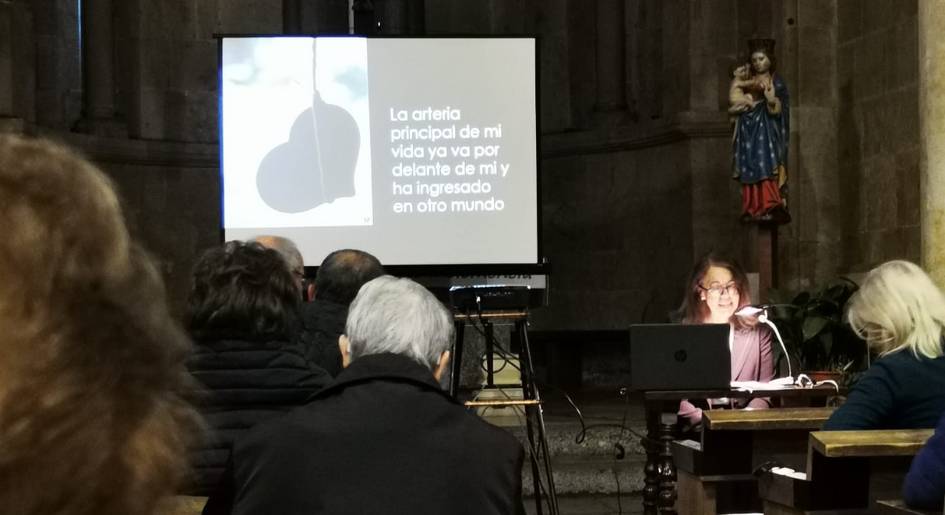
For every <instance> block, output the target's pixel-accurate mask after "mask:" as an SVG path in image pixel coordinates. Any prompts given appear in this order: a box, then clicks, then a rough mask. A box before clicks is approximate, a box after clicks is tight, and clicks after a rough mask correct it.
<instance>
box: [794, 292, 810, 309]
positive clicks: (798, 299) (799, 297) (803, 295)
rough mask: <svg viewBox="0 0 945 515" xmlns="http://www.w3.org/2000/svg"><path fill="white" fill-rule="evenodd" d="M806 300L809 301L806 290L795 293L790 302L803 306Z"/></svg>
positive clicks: (808, 294)
mask: <svg viewBox="0 0 945 515" xmlns="http://www.w3.org/2000/svg"><path fill="white" fill-rule="evenodd" d="M808 302H810V293H809V292H806V291H802V292H801V293H798V294H797V297H794V300H793V301H791V304H796V305H797V306H803V305H804V304H807V303H808Z"/></svg>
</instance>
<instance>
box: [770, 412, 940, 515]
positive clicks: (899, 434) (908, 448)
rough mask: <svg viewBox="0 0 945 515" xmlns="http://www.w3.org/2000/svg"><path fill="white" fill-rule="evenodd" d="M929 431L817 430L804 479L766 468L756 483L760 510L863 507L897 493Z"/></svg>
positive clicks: (779, 510)
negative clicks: (772, 471)
mask: <svg viewBox="0 0 945 515" xmlns="http://www.w3.org/2000/svg"><path fill="white" fill-rule="evenodd" d="M931 435H932V430H931V429H913V430H868V431H817V432H813V433H811V434H810V440H809V446H808V455H807V467H806V471H807V475H806V478H804V479H798V478H792V477H788V476H783V475H778V474H774V473H771V472H768V473H766V474H764V475H762V476H761V478H760V479H759V481H758V489H759V493H760V495H761V498H762V499H763V500H764V505H765V513H769V512H770V513H779V514H788V513H791V514H797V513H805V512H807V511H811V510H844V509H861V510H862V509H867V508H868V507H869V506H870V502H871V501H876V500H878V499H882V498H895V497H898V496H899V492H901V488H902V480H903V478H904V477H905V474H906V472H907V471H908V470H909V463H910V462H911V460H912V457H913V456H914V455H915V453H916V452H918V450H919V449H920V448H921V447H922V445H924V444H925V441H926V440H927V439H928V438H929V437H930V436H931Z"/></svg>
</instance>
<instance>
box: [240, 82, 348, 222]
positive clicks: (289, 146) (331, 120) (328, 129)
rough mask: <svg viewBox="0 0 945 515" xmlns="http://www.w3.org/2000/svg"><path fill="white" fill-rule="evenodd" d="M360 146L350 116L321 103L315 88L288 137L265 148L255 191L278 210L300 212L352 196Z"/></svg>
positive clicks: (331, 105)
mask: <svg viewBox="0 0 945 515" xmlns="http://www.w3.org/2000/svg"><path fill="white" fill-rule="evenodd" d="M312 113H314V117H313V115H312ZM316 127H317V129H316ZM360 147H361V133H360V131H359V130H358V124H357V122H355V120H354V117H353V116H351V114H350V113H348V111H347V110H345V109H344V108H342V107H339V106H337V105H334V104H326V103H325V102H323V101H322V99H321V97H320V96H319V95H318V94H317V93H316V94H315V97H314V102H313V103H312V108H310V109H306V110H304V111H302V112H301V113H300V114H299V116H298V117H297V118H296V119H295V122H294V123H293V124H292V129H291V130H290V131H289V140H288V141H286V142H285V143H280V144H279V145H277V146H276V147H275V148H273V149H272V150H270V151H269V153H267V154H266V156H265V157H264V158H263V160H262V162H261V163H260V164H259V172H258V173H257V175H256V187H257V188H258V189H259V195H260V196H261V197H262V199H263V201H264V202H265V203H266V204H268V205H269V207H271V208H273V209H275V210H276V211H281V212H283V213H300V212H302V211H306V210H309V209H312V208H313V207H315V206H318V205H320V204H324V203H327V202H332V201H334V200H335V199H338V198H342V197H350V196H353V195H354V193H355V192H354V170H355V167H356V166H357V163H358V150H359V149H360Z"/></svg>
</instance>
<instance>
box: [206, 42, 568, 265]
mask: <svg viewBox="0 0 945 515" xmlns="http://www.w3.org/2000/svg"><path fill="white" fill-rule="evenodd" d="M213 37H214V38H215V39H216V40H217V91H218V93H217V104H218V105H217V116H218V120H217V124H218V160H219V164H218V174H219V179H220V199H219V202H220V204H219V205H220V226H219V233H220V236H219V240H220V243H224V242H225V241H226V227H225V225H224V220H225V218H224V210H225V205H224V203H225V200H224V195H223V191H224V189H223V185H224V173H223V140H224V125H223V41H224V39H233V38H345V37H349V38H359V39H367V40H372V39H420V40H423V39H530V40H532V42H533V45H534V56H535V66H534V69H535V70H534V71H535V77H534V83H535V113H534V115H535V190H536V191H535V206H536V209H537V213H536V217H535V221H536V227H535V233H534V234H535V244H536V258H537V259H536V261H535V262H521V263H453V264H449V263H443V264H392V265H387V264H384V269H385V271H387V273H391V274H395V275H404V276H412V277H414V276H443V275H497V274H501V275H504V274H548V273H550V270H551V266H550V262H549V260H548V259H547V258H546V257H545V256H544V242H543V238H542V195H541V192H542V187H541V186H542V160H541V155H542V152H541V139H542V138H541V53H540V49H541V46H540V42H541V37H540V35H538V34H501V35H499V34H490V35H482V34H435V35H432V34H426V35H406V34H405V35H401V34H377V35H363V34H338V33H324V34H312V33H302V34H263V33H258V34H253V33H246V34H232V33H220V34H214V35H213ZM261 231H264V229H261ZM260 234H264V232H261V233H260ZM382 263H383V261H382ZM319 264H320V263H319ZM317 269H318V265H316V264H314V263H306V264H305V271H306V276H312V277H314V274H315V272H316V271H317Z"/></svg>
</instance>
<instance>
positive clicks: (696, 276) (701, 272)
mask: <svg viewBox="0 0 945 515" xmlns="http://www.w3.org/2000/svg"><path fill="white" fill-rule="evenodd" d="M713 266H717V267H720V268H724V269H726V270H728V271H729V272H731V274H732V280H733V281H735V288H737V289H738V307H739V308H741V307H742V306H747V305H748V304H751V293H750V292H749V291H748V276H746V275H745V271H744V270H743V269H742V267H741V265H739V264H738V262H737V261H735V260H734V259H730V258H728V257H725V256H722V255H720V254H717V253H715V252H709V253H707V254H704V255H703V256H702V257H700V258H699V259H698V260H697V261H696V264H695V265H693V267H692V273H690V274H689V281H687V282H686V295H685V297H683V302H682V305H681V306H680V307H679V314H680V315H681V316H682V321H683V323H686V324H701V323H702V321H703V320H705V318H706V317H707V316H708V315H709V308H708V306H707V305H706V303H705V302H702V288H701V286H702V280H703V279H704V278H705V274H706V273H707V272H708V271H709V268H710V267H713ZM734 322H735V325H736V326H738V327H741V326H742V325H744V324H743V323H742V320H741V319H740V318H739V317H734Z"/></svg>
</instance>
